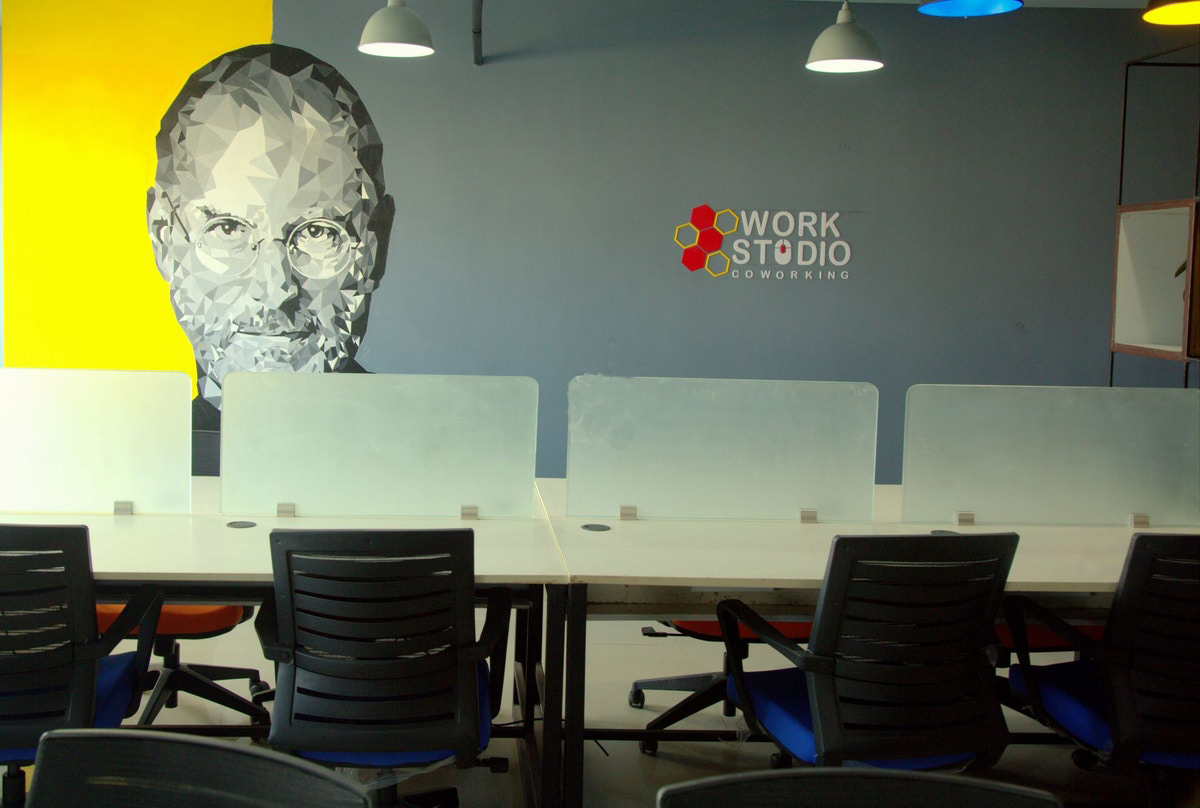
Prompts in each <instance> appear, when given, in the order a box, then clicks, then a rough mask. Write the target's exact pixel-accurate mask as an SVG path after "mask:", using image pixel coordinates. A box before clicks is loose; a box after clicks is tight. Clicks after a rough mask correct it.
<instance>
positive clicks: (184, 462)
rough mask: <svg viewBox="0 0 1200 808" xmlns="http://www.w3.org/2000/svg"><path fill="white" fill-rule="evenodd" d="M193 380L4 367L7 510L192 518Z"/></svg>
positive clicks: (2, 481)
mask: <svg viewBox="0 0 1200 808" xmlns="http://www.w3.org/2000/svg"><path fill="white" fill-rule="evenodd" d="M191 399H192V383H191V380H190V379H189V378H188V377H187V376H186V375H185V374H183V373H160V372H143V371H124V370H57V369H54V370H51V369H32V368H0V511H10V512H12V511H23V512H43V513H113V511H114V507H115V506H116V503H118V502H122V503H130V504H131V506H132V509H133V513H135V514H142V513H152V514H186V513H188V512H189V511H190V510H191V468H192V461H191V451H192V443H191V434H192V431H191V430H192V405H191Z"/></svg>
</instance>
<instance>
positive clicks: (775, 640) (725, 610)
mask: <svg viewBox="0 0 1200 808" xmlns="http://www.w3.org/2000/svg"><path fill="white" fill-rule="evenodd" d="M717 619H718V621H720V623H721V634H722V637H723V638H724V639H725V647H726V649H730V650H732V649H737V650H738V652H739V653H737V654H736V656H737V658H738V662H739V663H740V662H741V660H743V659H745V658H746V654H747V652H748V646H747V643H746V641H745V640H743V639H742V638H741V637H740V636H739V632H738V630H737V624H738V623H741V624H742V625H744V626H745V627H746V628H748V629H750V631H751V633H753V634H754V636H756V637H758V638H759V639H760V640H762V641H763V642H764V643H766V644H767V645H769V646H771V647H772V648H774V649H775V650H776V651H778V652H779V653H780V654H782V655H783V656H784V657H785V658H786V659H787V660H788V661H789V662H791V663H792V664H793V665H795V666H796V667H797V668H800V669H801V670H810V671H814V672H818V673H830V672H832V671H833V660H831V659H826V658H825V657H818V656H813V655H812V654H810V653H809V652H808V651H807V650H805V649H804V648H801V647H800V646H799V645H798V644H796V643H795V642H794V641H792V640H789V639H788V638H787V637H785V636H783V634H782V632H780V631H779V630H778V629H777V628H775V626H773V625H771V624H770V623H769V622H768V621H767V620H766V619H765V618H764V617H763V616H762V615H760V614H759V613H758V612H756V611H754V610H753V609H751V608H750V607H749V606H747V605H746V604H745V603H743V602H742V601H740V600H723V601H721V602H720V603H718V604H717Z"/></svg>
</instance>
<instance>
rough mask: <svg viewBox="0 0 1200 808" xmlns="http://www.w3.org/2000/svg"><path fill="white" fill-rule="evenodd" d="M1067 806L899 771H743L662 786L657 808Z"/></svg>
mask: <svg viewBox="0 0 1200 808" xmlns="http://www.w3.org/2000/svg"><path fill="white" fill-rule="evenodd" d="M883 805H886V806H888V808H928V807H929V806H935V805H947V806H955V808H1062V802H1061V801H1060V800H1059V799H1058V797H1056V796H1054V795H1053V794H1051V793H1049V792H1046V791H1038V790H1035V789H1032V788H1024V787H1022V786H1014V785H1009V784H1007V783H993V782H989V781H987V780H978V779H974V778H969V777H963V776H960V775H949V774H938V773H935V772H906V771H899V770H894V769H793V770H789V771H762V772H743V773H740V774H729V775H723V776H719V777H706V778H704V779H702V780H693V781H691V782H687V783H677V784H675V785H669V786H663V787H662V788H661V789H659V791H658V801H657V803H656V806H657V808H744V807H745V806H754V808H794V807H795V806H806V808H878V806H883Z"/></svg>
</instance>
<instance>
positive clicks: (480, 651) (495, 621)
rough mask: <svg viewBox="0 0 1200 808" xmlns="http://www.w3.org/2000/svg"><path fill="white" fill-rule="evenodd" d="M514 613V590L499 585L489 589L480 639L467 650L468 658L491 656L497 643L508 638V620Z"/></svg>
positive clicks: (473, 659) (475, 658)
mask: <svg viewBox="0 0 1200 808" xmlns="http://www.w3.org/2000/svg"><path fill="white" fill-rule="evenodd" d="M511 615H512V590H509V589H504V588H503V587H497V588H496V589H490V590H488V599H487V612H486V613H485V614H484V618H483V629H482V630H481V631H480V632H479V639H478V640H476V641H475V643H474V644H473V645H472V646H471V648H470V649H469V650H468V651H467V652H466V657H465V658H466V659H470V660H472V661H479V660H481V659H486V658H487V657H490V656H491V655H492V653H493V651H495V649H496V645H497V644H498V643H499V642H500V641H501V640H504V639H507V638H508V621H509V618H510V617H511ZM501 653H503V651H501Z"/></svg>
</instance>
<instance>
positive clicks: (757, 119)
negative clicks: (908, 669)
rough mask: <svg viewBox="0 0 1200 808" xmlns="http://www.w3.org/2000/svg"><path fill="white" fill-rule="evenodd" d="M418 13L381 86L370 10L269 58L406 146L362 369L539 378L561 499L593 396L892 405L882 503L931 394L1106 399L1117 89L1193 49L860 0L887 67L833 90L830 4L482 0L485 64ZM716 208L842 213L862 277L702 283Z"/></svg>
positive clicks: (439, 11) (1066, 17)
mask: <svg viewBox="0 0 1200 808" xmlns="http://www.w3.org/2000/svg"><path fill="white" fill-rule="evenodd" d="M412 7H413V8H414V9H415V10H416V11H417V12H418V13H419V14H420V15H421V16H422V17H423V18H424V19H425V21H426V22H427V23H428V24H429V27H430V29H431V31H432V32H433V36H434V42H435V45H436V46H437V48H438V52H437V53H436V54H435V55H434V56H432V57H429V58H426V59H418V60H383V59H379V58H372V57H367V56H363V55H361V54H359V53H358V52H357V51H356V50H355V45H356V44H357V38H358V35H359V32H360V31H361V27H362V24H363V22H364V21H365V19H366V17H367V16H368V15H369V13H370V11H371V9H372V4H371V3H365V2H364V3H355V4H345V5H340V6H338V7H337V8H336V9H334V8H332V7H331V4H330V3H329V2H328V0H276V2H275V32H274V40H275V41H276V42H281V43H286V44H290V45H295V46H298V47H301V48H304V49H306V50H309V51H310V52H312V53H314V54H315V55H317V56H320V57H322V58H324V59H326V60H327V61H329V62H331V63H332V64H334V65H335V66H337V67H338V68H339V69H340V70H341V71H342V72H343V73H344V74H346V76H347V77H348V78H349V79H350V81H351V82H352V83H353V84H354V85H355V86H356V88H357V89H358V90H359V92H360V93H361V94H362V95H363V97H364V99H365V100H366V103H367V105H368V107H369V108H370V110H371V112H372V114H373V115H374V117H375V119H376V121H377V123H378V124H379V127H380V130H381V132H382V135H383V139H384V143H385V150H386V170H387V177H388V183H389V189H390V191H391V192H392V193H393V195H394V196H395V197H396V202H397V217H396V222H397V223H396V226H395V232H394V234H393V242H392V252H391V255H390V258H389V261H388V271H387V275H386V277H385V278H384V283H383V286H382V288H381V289H380V290H379V292H378V293H377V294H376V296H375V299H374V302H373V305H372V314H371V325H370V328H369V330H368V335H367V339H366V342H365V344H364V346H363V348H362V350H361V352H360V354H359V358H360V360H361V361H362V363H363V364H364V365H365V366H366V367H368V368H369V369H371V370H374V371H378V372H394V373H480V374H520V375H529V376H533V377H535V378H536V379H537V380H538V382H539V384H540V386H541V403H540V407H541V413H540V421H541V431H540V433H539V449H538V473H539V474H540V475H545V476H561V475H562V474H563V473H564V470H565V460H566V427H567V425H566V389H567V383H568V381H569V380H570V379H571V378H572V377H573V376H575V375H577V374H581V373H607V374H614V375H628V376H640V375H655V376H695V377H731V378H767V379H818V380H839V379H840V380H856V381H869V382H872V383H873V384H875V385H876V386H877V387H878V388H879V391H880V408H881V413H880V434H879V462H878V467H877V476H878V479H879V481H880V482H899V478H900V452H901V444H902V431H903V404H904V393H905V391H906V390H907V388H908V387H909V386H910V385H912V384H916V383H921V382H950V383H995V384H1064V385H1105V384H1107V383H1108V371H1109V353H1108V337H1109V318H1110V310H1111V305H1112V297H1111V295H1112V293H1111V283H1112V281H1111V275H1112V255H1113V223H1114V215H1115V214H1114V207H1115V205H1116V203H1117V178H1118V173H1119V172H1118V154H1119V143H1120V130H1121V125H1120V124H1121V115H1120V113H1121V92H1122V81H1123V65H1124V62H1125V61H1127V60H1130V59H1135V58H1138V57H1141V56H1144V55H1146V54H1149V53H1153V52H1156V51H1158V50H1162V49H1165V48H1167V47H1171V46H1173V45H1175V44H1182V43H1186V42H1187V41H1188V39H1187V37H1189V36H1194V34H1193V33H1192V32H1191V31H1182V32H1181V31H1178V30H1167V29H1161V28H1153V27H1152V26H1148V25H1146V24H1144V23H1142V22H1141V21H1140V20H1139V19H1138V15H1137V13H1136V12H1134V11H1111V10H1110V11H1099V10H1079V9H1028V8H1027V9H1024V10H1022V11H1020V12H1018V13H1015V14H1009V15H1005V16H1003V17H997V18H985V19H976V20H938V19H931V18H926V17H923V16H921V15H919V14H918V13H917V12H916V10H915V7H914V6H912V5H875V4H872V5H867V4H861V5H860V6H858V7H857V8H856V13H857V16H858V20H859V22H860V23H861V24H862V25H863V26H864V27H865V28H867V29H868V30H869V31H870V32H871V33H872V34H873V35H874V36H875V37H876V39H877V40H878V42H879V43H880V46H881V48H882V49H883V51H884V58H885V60H886V62H887V66H886V67H885V69H884V70H882V71H879V72H876V73H871V74H865V75H856V76H835V75H821V74H816V73H811V72H809V71H806V70H805V69H804V61H805V58H806V56H807V51H808V48H809V46H810V44H811V42H812V40H813V38H814V37H815V36H816V35H817V34H818V33H819V32H820V31H821V30H822V29H823V28H824V27H825V26H827V25H829V24H832V23H833V21H834V18H835V15H836V11H837V4H836V3H807V2H806V3H795V2H773V1H772V0H722V1H721V2H717V0H605V1H604V2H595V0H488V2H487V3H486V4H485V6H484V26H483V46H484V55H485V64H484V65H483V66H481V67H476V66H474V65H472V63H471V61H472V60H471V36H470V3H469V0H437V2H433V0H414V1H413V3H412ZM1185 184H1186V183H1185ZM705 203H706V204H710V205H712V206H713V207H714V208H716V209H718V210H719V209H721V208H731V209H733V210H734V211H739V212H740V211H742V210H770V211H779V210H786V211H810V210H811V211H839V212H840V216H839V219H838V225H839V229H840V232H841V234H842V238H843V239H844V240H846V241H847V242H848V243H850V244H851V246H852V250H853V253H852V259H851V262H850V263H849V264H848V265H846V267H845V269H846V270H847V272H848V274H849V277H848V278H846V279H840V278H836V279H834V280H815V279H814V280H804V279H803V276H802V275H801V278H799V279H796V280H792V279H790V278H786V279H784V280H775V279H769V280H763V279H761V278H758V277H757V276H755V277H754V278H752V279H746V278H745V277H739V278H737V279H735V278H733V277H731V275H727V276H725V277H721V278H713V277H709V276H708V275H707V273H705V272H704V271H703V270H701V271H700V272H696V273H690V272H688V271H687V270H686V269H684V268H683V266H682V265H681V264H680V248H679V247H678V246H676V244H675V243H674V241H673V235H674V232H675V228H676V226H677V225H679V224H681V223H683V222H685V221H687V219H688V217H689V214H690V211H691V209H692V208H693V207H694V206H696V205H700V204H705ZM730 238H732V237H730ZM727 243H728V240H727ZM755 260H757V256H755ZM770 266H771V267H772V268H774V264H773V263H771V264H770ZM734 268H735V269H738V268H739V267H737V266H735V267H734ZM745 268H746V267H741V268H740V269H742V270H743V271H744V269H745ZM731 274H732V273H731ZM1116 372H1117V378H1116V382H1117V384H1125V385H1167V386H1174V385H1178V384H1179V383H1180V380H1181V378H1182V368H1181V366H1180V365H1179V364H1177V363H1171V362H1161V361H1152V360H1141V359H1134V358H1131V357H1118V362H1117V367H1116ZM1197 376H1200V372H1195V371H1193V373H1192V377H1193V378H1192V384H1193V385H1195V384H1196V383H1197V380H1196V378H1195V377H1197Z"/></svg>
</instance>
